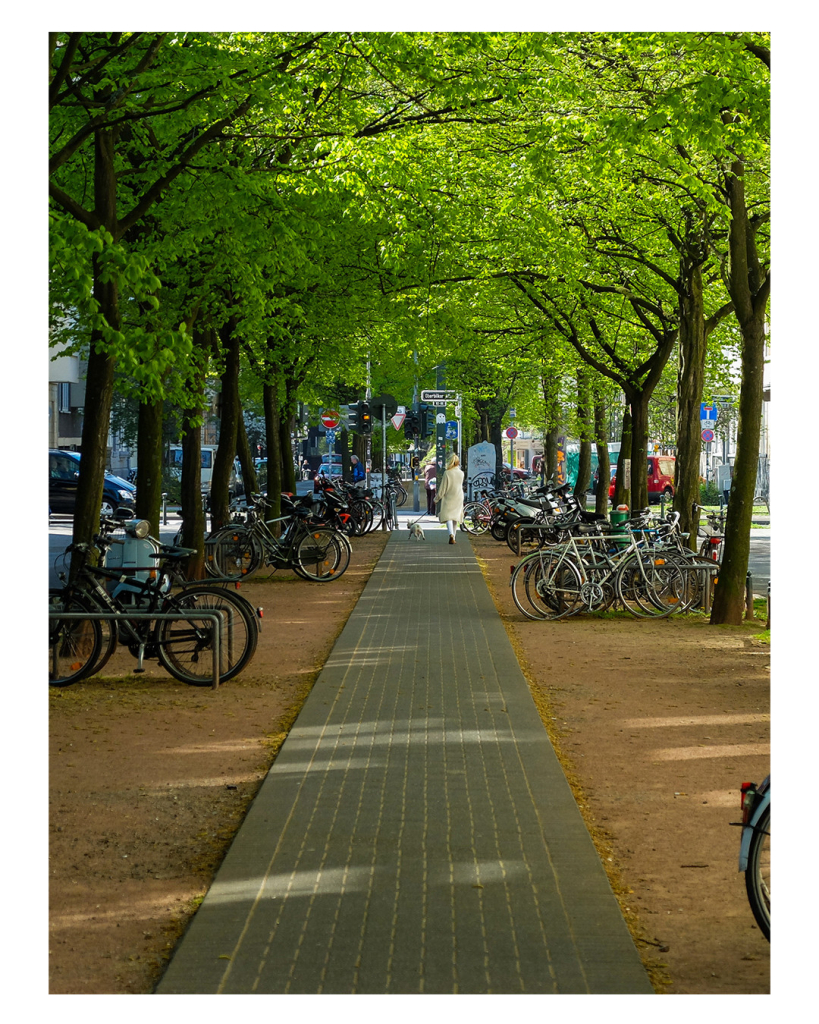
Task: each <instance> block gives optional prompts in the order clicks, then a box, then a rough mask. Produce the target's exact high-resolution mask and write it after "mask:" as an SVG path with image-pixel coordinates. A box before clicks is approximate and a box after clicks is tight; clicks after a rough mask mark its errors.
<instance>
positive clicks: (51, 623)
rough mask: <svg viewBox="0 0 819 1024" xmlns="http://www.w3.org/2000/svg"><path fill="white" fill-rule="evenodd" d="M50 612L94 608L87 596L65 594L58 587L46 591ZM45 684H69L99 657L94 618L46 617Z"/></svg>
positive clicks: (87, 671)
mask: <svg viewBox="0 0 819 1024" xmlns="http://www.w3.org/2000/svg"><path fill="white" fill-rule="evenodd" d="M48 610H49V612H52V611H56V612H71V613H74V612H96V611H99V609H98V608H97V607H96V605H94V603H93V602H92V601H91V600H90V599H86V598H85V597H81V596H80V595H79V594H72V595H71V596H67V595H65V594H64V593H63V592H62V591H60V590H50V591H49V594H48ZM48 647H49V660H48V684H49V686H70V685H71V684H72V683H76V682H78V681H79V680H80V679H83V678H85V677H86V676H87V675H89V674H90V673H91V671H92V670H93V669H94V666H95V665H96V664H97V662H98V660H99V658H100V651H101V648H102V630H101V629H100V624H99V622H98V621H96V620H95V619H52V618H51V616H49V620H48Z"/></svg>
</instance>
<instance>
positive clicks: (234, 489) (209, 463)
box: [168, 444, 244, 497]
mask: <svg viewBox="0 0 819 1024" xmlns="http://www.w3.org/2000/svg"><path fill="white" fill-rule="evenodd" d="M217 448H218V445H215V444H203V445H202V450H201V473H202V483H201V488H202V494H210V484H211V480H212V479H213V460H214V459H215V458H216V451H217ZM168 468H169V470H170V472H171V474H172V475H173V476H175V477H176V478H177V479H179V480H181V479H182V445H181V444H172V445H170V446H169V448H168ZM229 490H230V496H231V497H235V496H236V495H237V494H243V493H244V485H243V482H242V467H241V464H240V463H239V460H238V459H234V460H233V470H232V472H231V474H230V484H229Z"/></svg>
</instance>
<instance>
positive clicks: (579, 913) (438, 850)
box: [156, 528, 652, 994]
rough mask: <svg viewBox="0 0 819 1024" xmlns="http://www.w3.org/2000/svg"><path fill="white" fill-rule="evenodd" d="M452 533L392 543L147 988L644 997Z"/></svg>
mask: <svg viewBox="0 0 819 1024" xmlns="http://www.w3.org/2000/svg"><path fill="white" fill-rule="evenodd" d="M446 540H447V535H446V532H445V531H444V530H442V529H440V528H432V529H429V530H427V533H426V540H425V541H411V540H410V539H409V533H408V532H407V531H406V530H403V531H400V530H399V531H396V532H395V533H393V534H392V536H391V537H390V539H389V541H388V543H387V547H386V548H385V551H384V554H383V556H382V557H381V560H380V561H379V563H378V565H377V567H376V569H375V571H374V572H373V574H372V577H371V578H370V580H369V582H368V584H367V586H366V588H365V589H364V592H363V593H362V595H361V598H360V599H359V602H358V604H357V606H356V608H355V610H354V612H353V614H352V615H351V616H350V619H349V620H348V622H347V625H346V626H345V628H344V630H343V632H342V634H341V636H340V637H339V639H338V641H337V643H336V645H335V647H334V649H333V651H332V653H331V655H330V658H329V660H328V662H327V664H326V665H325V667H324V669H323V670H322V672H321V674H320V676H319V678H318V680H317V681H316V684H315V686H314V687H313V689H312V691H311V693H310V695H309V697H308V699H307V701H306V702H305V705H304V707H303V709H302V711H301V713H300V715H299V717H298V719H297V721H296V723H295V725H294V727H293V729H292V730H291V732H290V735H289V736H288V738H287V740H286V741H285V743H284V745H283V747H282V749H281V751H280V753H279V756H278V757H277V759H276V762H275V763H274V765H273V767H272V769H271V770H270V773H269V774H268V776H267V778H266V779H265V781H264V783H263V785H262V787H261V789H260V790H259V793H258V795H257V797H256V799H255V801H254V802H253V804H252V806H251V809H250V811H249V813H248V815H247V818H246V820H245V822H244V824H243V825H242V827H241V829H240V830H239V832H238V834H237V836H236V839H235V840H234V842H233V845H232V846H231V848H230V850H229V852H228V854H227V857H226V858H225V861H224V863H223V865H222V867H221V868H220V870H219V872H218V874H217V876H216V879H215V880H214V883H213V885H212V886H211V889H210V891H209V892H208V895H207V897H206V899H205V900H204V902H203V903H202V906H201V907H200V909H199V910H198V912H197V914H196V916H195V917H194V919H193V921H192V923H191V925H190V927H189V929H188V931H187V932H186V934H185V936H184V938H183V940H182V942H181V944H180V946H179V948H178V949H177V951H176V953H175V955H174V958H173V960H172V961H171V963H170V965H169V967H168V970H167V971H166V973H165V976H164V977H163V979H162V981H161V982H160V983H159V985H158V986H157V990H156V991H157V992H158V993H160V994H167V993H254V992H258V993H282V994H284V993H310V994H316V993H327V994H330V993H365V994H375V993H379V994H402V993H438V994H441V993H443V994H446V993H477V994H480V993H506V994H509V993H529V994H532V993H585V992H589V993H647V994H648V993H651V991H652V989H651V985H650V984H649V981H648V977H647V975H646V972H645V970H644V968H643V966H642V964H641V962H640V958H639V956H638V954H637V951H636V949H635V947H634V944H633V942H632V939H631V936H630V934H629V932H628V929H627V928H626V925H625V922H624V921H623V918H622V915H621V914H620V910H619V907H618V905H617V902H616V900H615V899H614V896H613V895H612V892H611V889H610V887H609V884H608V881H607V879H606V875H605V872H604V871H603V867H602V865H601V863H600V860H599V858H598V856H597V853H596V851H595V849H594V846H593V844H592V842H591V840H590V838H589V835H588V832H587V831H586V828H585V826H584V824H583V821H582V818H581V815H580V812H579V810H578V808H577V805H576V803H575V801H574V799H573V797H572V794H571V791H570V789H569V786H568V784H567V782H566V779H565V776H564V775H563V772H562V770H561V768H560V765H559V763H558V761H557V759H556V757H555V754H554V751H553V749H552V747H551V744H550V743H549V739H548V737H547V734H546V731H545V729H544V727H543V724H542V723H541V721H540V718H539V716H538V713H537V711H536V709H535V706H534V703H533V701H532V698H531V695H530V693H529V689H528V686H527V684H526V681H525V679H524V678H523V675H522V674H521V671H520V668H519V666H518V664H517V661H516V659H515V656H514V653H513V651H512V647H511V645H510V643H509V640H508V638H507V636H506V632H505V630H504V627H503V624H502V622H501V620H500V617H499V616H498V614H497V612H496V610H495V607H494V604H493V602H492V599H491V597H490V595H489V591H488V590H487V587H486V584H485V582H484V580H483V577H482V575H481V572H480V569H479V567H478V565H477V563H476V560H475V556H474V554H473V552H472V548H471V546H470V544H469V541H468V540H467V538H466V537H465V536H464V535H463V534H462V535H460V537H459V539H458V542H457V543H456V544H455V545H449V544H447V542H446ZM329 585H330V586H332V584H329Z"/></svg>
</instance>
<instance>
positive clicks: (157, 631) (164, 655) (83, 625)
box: [49, 520, 261, 686]
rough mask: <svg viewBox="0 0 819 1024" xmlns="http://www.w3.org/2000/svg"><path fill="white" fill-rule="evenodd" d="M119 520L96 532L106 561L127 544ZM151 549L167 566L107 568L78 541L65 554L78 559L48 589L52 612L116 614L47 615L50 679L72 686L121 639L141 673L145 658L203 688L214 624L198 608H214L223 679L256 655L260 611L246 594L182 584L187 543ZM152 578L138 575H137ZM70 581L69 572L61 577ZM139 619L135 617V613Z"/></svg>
mask: <svg viewBox="0 0 819 1024" xmlns="http://www.w3.org/2000/svg"><path fill="white" fill-rule="evenodd" d="M119 525H121V523H118V522H116V521H113V520H112V521H104V523H103V526H104V529H103V532H101V533H100V534H96V535H95V536H94V545H95V548H96V550H97V552H99V554H100V556H101V558H103V557H104V555H105V553H106V552H107V551H108V550H109V549H110V547H111V546H112V545H113V544H118V543H119V544H122V543H124V541H121V540H119V539H118V538H115V537H112V536H111V535H110V532H109V531H112V530H113V529H115V528H116V527H117V526H119ZM154 544H155V546H156V547H157V548H158V550H156V551H155V552H154V553H153V558H154V559H155V561H156V562H162V563H164V564H163V565H160V566H157V565H154V566H141V567H134V568H130V569H123V568H121V567H120V568H117V569H108V568H106V567H104V566H103V565H96V564H94V563H93V561H92V560H91V546H90V545H87V544H75V545H71V546H69V548H68V549H67V552H75V553H76V554H78V555H79V556H80V565H79V568H78V569H77V571H76V575H75V578H74V580H73V581H72V582H70V583H67V584H66V585H65V586H64V587H62V588H56V589H52V590H50V591H49V611H50V612H51V613H59V612H71V613H81V614H97V613H103V612H107V613H111V615H112V618H111V619H107V620H102V621H101V620H99V619H92V618H88V619H76V618H73V617H72V618H71V619H61V618H60V617H59V614H56V615H50V616H49V684H50V685H51V686H70V685H71V684H72V683H76V682H78V681H79V680H81V679H86V678H88V677H89V676H92V675H95V674H96V673H98V672H100V671H101V670H102V668H103V667H104V666H105V665H106V663H107V662H108V660H109V659H110V658H111V656H112V655H113V653H114V651H115V650H116V648H117V645H118V644H119V643H123V644H125V645H127V647H128V649H129V651H130V652H131V654H133V655H134V657H135V658H137V660H138V665H137V668H136V671H137V672H140V671H144V670H143V661H144V659H145V658H149V659H151V658H156V659H158V660H159V662H160V663H161V664H162V665H163V666H164V667H165V668H166V669H167V671H168V672H170V674H171V675H173V676H174V677H175V678H176V679H179V680H180V681H181V682H184V683H188V684H190V685H193V686H206V685H208V684H210V682H211V681H212V679H213V677H214V667H215V663H214V624H213V621H212V618H211V617H210V616H208V618H202V617H201V616H200V615H199V614H198V613H202V612H206V613H210V612H217V613H219V617H220V620H221V627H220V631H219V665H218V668H219V677H220V679H221V680H222V681H223V682H225V681H227V680H228V679H232V678H233V677H234V676H236V675H237V674H238V673H239V672H241V671H242V669H243V668H245V667H246V666H247V665H248V663H249V662H250V660H251V658H252V657H253V655H254V654H255V652H256V647H257V644H258V640H259V629H260V615H261V611H260V610H254V609H253V607H252V605H250V603H249V602H248V601H247V600H246V599H245V598H244V597H242V596H241V595H239V594H237V593H235V592H232V591H229V590H226V589H223V588H221V587H216V586H212V585H209V584H197V583H185V584H183V586H182V588H181V590H179V591H178V592H177V593H170V592H169V591H170V588H171V586H172V585H173V584H174V583H178V582H179V571H178V565H179V560H180V559H182V558H186V557H187V556H188V555H190V554H192V553H193V552H192V551H191V550H190V549H189V548H181V547H177V546H173V545H162V544H159V543H158V542H154ZM140 574H142V575H143V576H147V578H143V579H140V578H139V575H140ZM61 578H62V579H63V580H65V574H64V573H63V574H61ZM134 612H137V613H139V617H138V618H135V617H133V613H134ZM145 613H148V615H151V614H163V615H164V614H174V615H179V616H184V618H181V619H173V620H171V619H153V618H147V619H146V618H144V617H143V615H144V614H145Z"/></svg>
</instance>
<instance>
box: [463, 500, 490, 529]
mask: <svg viewBox="0 0 819 1024" xmlns="http://www.w3.org/2000/svg"><path fill="white" fill-rule="evenodd" d="M462 525H463V528H464V529H465V530H466V532H467V533H471V534H473V536H476V537H478V536H480V535H481V534H482V533H486V531H487V530H488V529H489V513H488V512H487V509H486V506H485V505H484V504H483V502H480V501H468V502H467V503H466V505H464V517H463V520H462Z"/></svg>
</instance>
